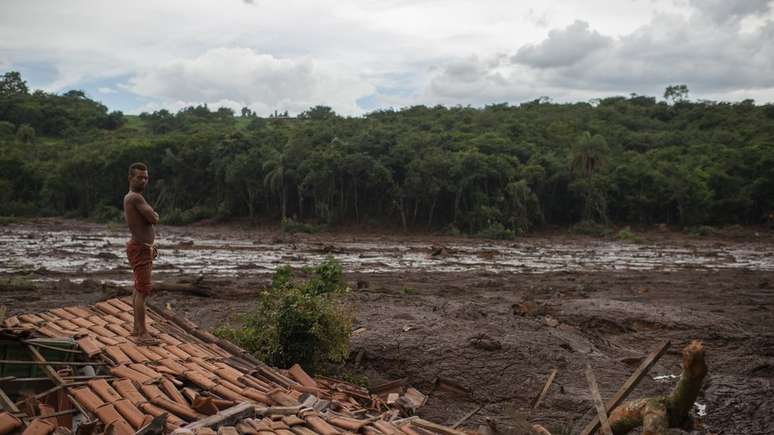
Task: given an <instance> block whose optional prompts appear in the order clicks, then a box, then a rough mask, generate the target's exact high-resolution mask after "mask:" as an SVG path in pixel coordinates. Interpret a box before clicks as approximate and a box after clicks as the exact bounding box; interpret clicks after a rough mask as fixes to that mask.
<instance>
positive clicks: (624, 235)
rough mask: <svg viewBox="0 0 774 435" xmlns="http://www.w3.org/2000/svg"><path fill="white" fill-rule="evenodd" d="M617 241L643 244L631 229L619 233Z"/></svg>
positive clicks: (623, 229) (627, 228)
mask: <svg viewBox="0 0 774 435" xmlns="http://www.w3.org/2000/svg"><path fill="white" fill-rule="evenodd" d="M616 239H618V240H620V241H622V242H632V243H642V238H641V237H640V236H638V235H636V234H634V232H633V231H632V229H631V228H629V227H625V228H622V229H621V230H620V231H618V234H617V235H616Z"/></svg>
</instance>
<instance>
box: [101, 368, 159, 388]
mask: <svg viewBox="0 0 774 435" xmlns="http://www.w3.org/2000/svg"><path fill="white" fill-rule="evenodd" d="M110 373H112V374H113V376H117V377H120V378H128V379H131V380H133V381H135V382H137V383H140V384H147V383H150V382H153V378H151V377H150V376H147V375H145V374H143V373H140V372H138V371H137V370H133V369H131V368H130V367H128V366H125V365H120V366H117V367H111V368H110Z"/></svg>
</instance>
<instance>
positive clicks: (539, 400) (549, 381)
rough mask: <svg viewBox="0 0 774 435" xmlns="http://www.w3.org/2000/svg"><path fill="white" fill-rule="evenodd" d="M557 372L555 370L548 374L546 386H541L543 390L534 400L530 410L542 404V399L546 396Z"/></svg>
mask: <svg viewBox="0 0 774 435" xmlns="http://www.w3.org/2000/svg"><path fill="white" fill-rule="evenodd" d="M557 372H558V370H557V369H551V373H549V374H548V379H547V380H546V384H545V385H544V386H543V390H542V391H541V392H540V395H538V397H537V399H535V403H534V404H533V405H532V409H537V407H538V406H540V402H542V401H543V399H545V398H546V394H548V389H549V388H551V384H553V383H554V379H555V378H556V373H557Z"/></svg>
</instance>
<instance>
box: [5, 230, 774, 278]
mask: <svg viewBox="0 0 774 435" xmlns="http://www.w3.org/2000/svg"><path fill="white" fill-rule="evenodd" d="M125 243H126V235H125V233H124V232H122V231H115V232H111V231H98V232H88V233H85V232H77V231H72V230H63V231H41V230H38V229H34V228H29V227H19V228H7V229H5V230H4V231H2V232H0V247H2V249H0V273H7V272H19V271H24V270H45V271H49V272H57V273H79V274H99V273H107V274H109V273H123V272H125V271H126V270H128V267H127V264H126V260H125V252H124V246H125ZM159 245H160V250H161V257H160V258H159V259H158V260H157V262H156V270H158V271H160V272H172V273H184V274H197V273H207V274H210V275H214V276H237V275H239V276H243V275H250V274H264V273H267V272H271V271H273V270H275V269H276V268H278V267H280V266H282V265H286V264H288V265H290V266H293V267H304V266H309V265H313V264H316V263H319V262H320V261H321V260H322V259H323V258H324V257H325V256H326V254H325V253H324V251H325V247H324V246H323V245H322V244H314V243H264V242H262V241H258V240H225V239H207V238H201V239H197V238H194V237H182V236H176V235H172V236H170V237H167V238H161V239H160V240H159ZM446 248H447V250H448V251H449V252H450V253H449V255H444V256H437V257H434V256H432V255H430V252H431V244H429V243H418V242H409V243H397V242H384V243H378V242H342V243H335V245H333V246H332V254H331V255H333V256H334V257H336V258H337V259H338V260H339V261H341V263H342V265H343V267H344V269H345V270H346V271H358V272H396V271H405V272H420V271H433V272H466V271H476V272H480V271H486V272H522V273H545V272H560V271H568V272H573V271H584V272H592V271H610V270H660V271H674V270H681V269H691V270H720V269H742V270H760V271H774V255H772V252H770V251H769V252H767V251H766V250H761V249H760V248H759V247H751V246H748V245H745V244H737V245H729V246H725V247H723V248H717V247H709V246H708V247H706V248H693V247H690V248H686V247H680V246H664V245H658V246H656V245H635V244H626V243H620V242H615V241H592V242H584V243H583V244H563V243H549V242H546V241H533V240H528V241H523V242H515V243H507V244H500V243H492V242H488V241H476V240H472V241H470V242H469V243H458V244H451V245H447V246H446Z"/></svg>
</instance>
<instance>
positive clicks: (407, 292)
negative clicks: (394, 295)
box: [400, 287, 417, 295]
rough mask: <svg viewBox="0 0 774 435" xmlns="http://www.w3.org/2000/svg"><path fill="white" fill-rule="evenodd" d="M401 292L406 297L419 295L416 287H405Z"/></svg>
mask: <svg viewBox="0 0 774 435" xmlns="http://www.w3.org/2000/svg"><path fill="white" fill-rule="evenodd" d="M400 292H401V293H403V294H404V295H415V294H417V289H415V288H414V287H403V288H402V289H400Z"/></svg>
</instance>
